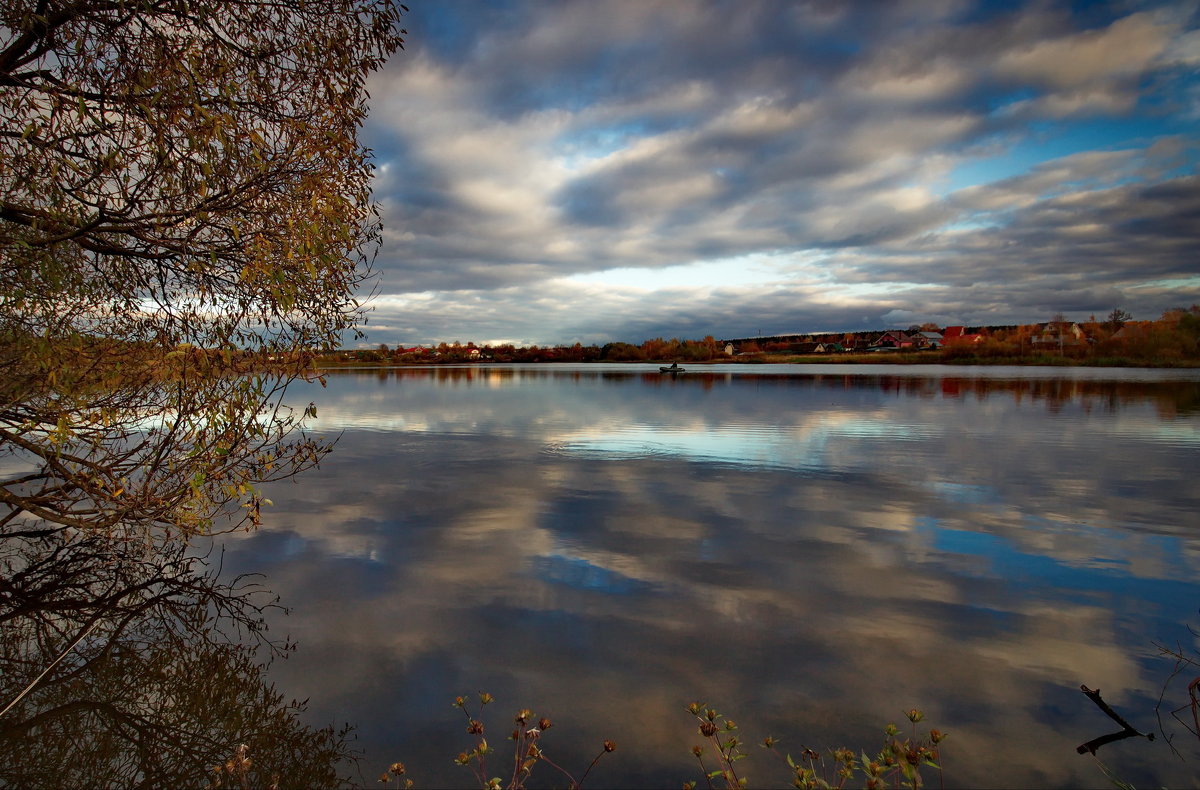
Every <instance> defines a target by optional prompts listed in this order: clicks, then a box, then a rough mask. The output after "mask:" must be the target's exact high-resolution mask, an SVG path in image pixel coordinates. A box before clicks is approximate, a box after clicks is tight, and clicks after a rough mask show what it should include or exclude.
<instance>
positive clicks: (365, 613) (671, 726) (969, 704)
mask: <svg viewBox="0 0 1200 790" xmlns="http://www.w3.org/2000/svg"><path fill="white" fill-rule="evenodd" d="M327 380H328V386H327V387H325V388H323V389H322V388H320V387H317V386H315V385H313V386H312V387H311V388H301V389H297V390H296V391H295V392H294V393H293V399H294V400H296V401H297V402H301V401H302V402H307V401H308V400H313V401H315V402H316V404H317V407H318V415H319V416H318V419H317V421H316V422H315V424H314V425H315V428H316V429H317V431H318V432H319V433H324V434H326V435H340V437H341V438H340V440H339V443H338V447H337V449H336V450H335V452H334V453H333V454H332V455H331V456H330V457H329V458H328V459H327V460H326V461H324V462H323V464H322V467H321V469H319V470H317V471H314V472H310V473H306V474H305V475H303V476H302V477H300V478H299V479H298V480H297V481H295V482H293V483H286V484H281V485H277V486H275V487H273V488H272V489H271V490H270V491H269V492H268V495H269V496H270V497H271V498H272V499H273V500H274V502H275V507H274V508H273V509H272V513H271V514H270V515H269V517H268V519H267V525H266V526H265V527H264V528H263V529H262V530H260V531H259V532H257V533H254V534H252V535H250V536H248V537H246V538H244V539H242V540H240V541H239V542H237V543H235V544H233V545H231V546H230V547H228V549H227V559H226V564H227V566H230V567H231V569H232V570H238V571H247V570H250V571H256V572H262V573H264V574H265V575H266V584H268V585H269V586H270V587H271V588H272V589H273V590H275V591H276V592H277V593H279V594H280V595H281V596H282V597H283V601H284V603H285V604H286V605H288V606H289V607H291V608H292V613H291V615H290V616H289V617H287V618H283V619H280V620H278V621H277V622H276V624H275V626H274V627H275V628H276V629H280V630H284V631H287V632H289V633H290V634H291V635H292V636H294V637H295V638H297V639H298V640H299V650H298V652H297V654H296V655H294V656H293V657H292V658H291V659H289V660H288V661H287V662H284V663H282V664H277V665H276V666H274V667H273V668H272V672H273V676H274V677H275V678H276V679H277V681H278V682H279V684H280V686H281V687H282V688H283V689H285V690H287V691H288V692H289V693H290V694H293V695H296V696H298V697H310V710H309V714H308V715H309V716H310V717H311V719H312V721H313V722H314V723H318V724H323V723H327V722H330V721H337V722H342V721H349V722H351V723H354V724H355V725H357V727H358V732H359V739H360V745H361V747H362V748H363V750H364V759H363V774H364V779H365V780H367V781H373V780H374V778H375V777H376V776H377V775H378V773H379V772H380V771H381V770H383V768H384V767H386V766H387V765H388V764H389V763H391V762H392V761H394V760H403V761H405V762H406V763H407V764H409V766H410V773H411V775H412V776H413V778H414V779H415V780H416V781H417V782H418V786H426V787H429V786H443V785H446V784H453V785H456V786H469V785H470V783H471V777H470V774H469V773H468V772H467V771H466V769H463V768H459V767H457V766H454V765H452V764H451V759H452V758H453V756H454V755H455V754H457V753H458V752H459V751H461V750H463V749H467V748H469V747H470V746H471V744H472V738H471V736H469V735H467V733H466V732H465V728H464V726H463V724H464V722H465V719H463V718H462V716H461V713H460V712H459V711H456V710H454V709H453V708H452V707H451V705H450V701H451V700H452V699H453V697H454V696H455V695H457V694H464V693H466V694H470V693H474V692H477V691H480V690H486V691H489V692H490V693H492V694H493V695H494V696H495V697H496V698H497V700H498V702H497V704H496V705H494V706H492V709H491V710H490V711H489V712H490V713H491V714H492V719H491V720H489V722H488V723H489V724H490V729H489V734H490V736H491V739H492V742H493V744H494V745H495V744H497V743H499V744H502V745H503V744H505V743H507V742H506V741H505V740H504V737H505V736H506V735H507V734H508V732H509V729H510V727H511V724H510V721H511V720H510V719H509V718H508V717H509V715H510V714H511V712H512V711H515V710H516V709H517V708H521V707H528V708H531V709H533V710H534V711H536V712H537V714H539V715H548V716H550V717H551V718H552V719H553V720H554V722H555V726H554V728H553V729H552V730H551V731H549V732H548V733H547V734H546V736H545V739H544V742H543V747H544V748H545V749H546V751H547V753H548V754H549V755H551V756H552V757H553V758H554V759H555V760H556V761H558V762H559V763H560V764H562V765H564V766H566V767H570V768H577V767H578V768H582V767H583V766H585V765H586V764H587V762H588V761H589V760H590V759H591V758H592V757H593V756H594V754H595V752H596V751H598V750H599V748H600V744H601V742H602V741H603V739H605V738H611V739H613V740H615V741H616V742H617V743H618V751H617V753H616V754H614V755H610V756H609V757H608V758H607V759H606V760H605V761H603V762H602V763H601V764H600V766H599V767H598V768H597V769H596V773H595V774H593V778H592V779H589V784H592V785H594V786H627V787H678V786H679V785H680V784H681V783H682V782H683V781H684V780H688V779H699V778H700V777H699V772H698V770H697V769H696V768H695V762H694V758H692V756H691V753H690V748H691V746H692V745H693V744H695V743H698V742H699V736H698V735H697V734H696V731H695V728H694V727H693V726H692V724H691V722H690V718H689V716H688V714H687V713H686V712H685V711H684V708H685V706H686V705H687V703H689V702H691V701H693V700H699V701H702V702H708V703H710V704H712V705H714V706H715V707H717V708H718V709H719V710H720V711H721V712H722V713H726V714H728V715H729V716H731V717H732V718H734V719H736V720H737V721H738V723H739V725H740V726H741V728H742V733H743V735H744V736H745V737H746V738H747V739H748V740H750V741H751V742H754V741H756V740H758V739H760V738H761V737H762V736H764V735H767V734H771V735H774V736H776V737H779V738H781V739H782V741H783V746H784V747H785V748H786V749H788V750H791V751H792V752H793V753H798V752H799V751H800V750H801V749H802V748H804V747H812V748H816V749H822V748H825V747H833V746H841V745H849V746H851V747H854V748H856V749H858V748H862V749H871V748H873V747H877V745H878V743H879V740H880V732H881V730H882V727H883V726H884V725H885V724H887V723H888V722H891V721H898V720H901V716H902V714H901V712H902V711H904V710H907V709H909V708H912V707H919V708H921V709H923V710H924V711H925V713H926V716H927V719H926V722H924V723H925V724H927V725H931V726H936V727H938V728H940V729H942V730H947V731H949V732H950V733H951V738H950V740H949V741H947V742H946V744H945V746H946V748H945V752H944V762H945V764H946V768H947V785H948V786H963V785H969V786H979V787H984V786H991V787H1007V786H1025V787H1065V786H1104V785H1105V784H1106V783H1107V780H1106V779H1105V778H1104V776H1103V774H1101V773H1100V771H1099V770H1098V769H1097V767H1096V766H1095V764H1094V761H1093V760H1092V759H1091V758H1090V757H1081V756H1079V755H1077V754H1076V753H1075V747H1076V746H1077V745H1079V744H1081V743H1083V742H1084V741H1087V740H1089V739H1091V738H1094V737H1096V736H1099V735H1102V734H1104V733H1107V732H1110V731H1112V730H1113V729H1115V725H1114V724H1113V723H1112V722H1111V721H1110V720H1109V719H1107V718H1106V717H1105V716H1104V715H1103V714H1102V713H1101V712H1100V711H1099V710H1098V709H1097V708H1096V707H1095V706H1094V705H1092V703H1090V702H1089V701H1088V700H1087V698H1085V697H1084V696H1083V694H1081V693H1080V691H1079V686H1080V684H1086V685H1088V686H1089V687H1091V688H1099V689H1101V691H1102V692H1103V694H1104V697H1105V699H1106V700H1107V701H1108V702H1110V703H1111V704H1112V705H1113V706H1114V707H1116V708H1117V709H1118V710H1119V711H1120V712H1122V713H1123V714H1124V715H1125V716H1126V717H1127V718H1128V719H1130V722H1131V724H1133V726H1135V727H1139V728H1141V729H1142V730H1143V731H1148V730H1152V729H1155V728H1156V726H1157V725H1156V721H1155V712H1154V706H1155V703H1156V702H1157V700H1158V696H1159V694H1160V692H1161V691H1162V687H1163V683H1164V681H1166V680H1167V677H1168V675H1169V673H1170V671H1171V668H1172V665H1171V663H1170V662H1169V661H1165V660H1163V659H1162V658H1160V657H1159V656H1158V651H1157V649H1156V647H1155V642H1160V643H1166V644H1171V645H1175V644H1177V643H1178V644H1180V645H1182V646H1183V647H1184V648H1185V649H1187V650H1191V651H1194V650H1196V649H1197V648H1200V644H1197V641H1196V639H1195V637H1194V636H1193V635H1192V634H1191V633H1190V632H1189V631H1188V627H1189V626H1192V627H1197V626H1200V614H1198V613H1197V609H1198V607H1200V581H1198V579H1200V530H1198V528H1197V524H1196V515H1195V514H1196V513H1197V511H1198V510H1200V486H1198V485H1197V483H1196V482H1195V476H1194V471H1195V467H1196V459H1197V457H1200V456H1198V453H1197V451H1198V450H1200V373H1197V372H1195V371H1142V370H1109V371H1102V370H1101V371H1098V370H1086V369H1046V368H978V369H976V368H944V367H928V368H924V367H923V368H896V367H885V366H878V367H876V366H871V367H851V366H840V367H838V366H820V367H815V366H770V365H763V366H712V367H706V368H703V369H697V370H694V371H689V372H688V373H686V374H684V375H682V376H678V377H671V376H661V375H659V374H658V373H657V368H655V367H652V366H633V365H631V366H611V367H610V366H601V365H592V366H577V367H559V366H549V365H542V366H528V367H521V366H505V367H468V368H449V367H439V368H404V369H395V370H369V371H368V370H363V371H346V372H338V373H333V374H330V375H329V376H328V377H327ZM1181 702H1182V700H1180V701H1179V702H1176V703H1175V704H1181ZM1171 707H1174V706H1173V705H1172V706H1171ZM1163 715H1164V716H1167V714H1166V713H1165V711H1164V714H1163ZM1167 718H1168V719H1169V716H1168V717H1167ZM904 723H905V724H907V722H904ZM1180 737H1181V738H1183V737H1190V736H1187V734H1186V733H1183V734H1182V735H1181V736H1180ZM1179 743H1180V744H1183V745H1184V746H1185V747H1190V754H1191V756H1192V759H1193V761H1192V762H1190V763H1187V762H1181V761H1179V760H1178V759H1177V758H1175V757H1174V756H1172V755H1171V754H1170V750H1169V749H1168V748H1167V746H1166V745H1165V744H1164V743H1163V739H1162V737H1161V735H1160V737H1159V739H1158V740H1157V741H1156V742H1154V743H1149V742H1147V741H1145V740H1143V739H1130V740H1126V741H1122V742H1119V743H1116V744H1112V745H1109V746H1106V747H1104V748H1103V749H1102V750H1101V752H1100V757H1101V758H1102V759H1104V761H1105V762H1106V763H1107V764H1108V765H1110V766H1111V767H1113V768H1114V769H1116V770H1117V772H1118V773H1119V774H1120V775H1122V776H1123V777H1124V778H1126V779H1128V780H1130V781H1132V782H1134V783H1135V784H1139V786H1140V785H1145V784H1153V785H1155V786H1157V785H1160V784H1169V785H1171V786H1175V787H1195V786H1200V785H1197V780H1196V778H1195V776H1196V774H1197V773H1200V772H1198V771H1197V770H1196V766H1197V765H1200V763H1198V762H1196V752H1197V749H1196V746H1195V739H1194V738H1193V739H1192V741H1191V743H1190V744H1189V743H1184V742H1183V741H1182V740H1181V741H1180V742H1179ZM1186 751H1187V749H1185V752H1186ZM545 770H546V769H545V767H544V766H543V767H541V768H539V769H538V771H539V773H540V774H541V781H540V782H539V781H536V780H535V782H534V784H535V785H539V784H542V785H547V786H548V785H562V784H563V782H562V781H561V779H559V778H558V777H555V776H554V775H553V774H552V772H545V773H541V772H543V771H545ZM495 772H496V773H500V768H497V769H496V771H495ZM747 772H748V773H749V775H750V777H751V784H752V785H755V786H766V785H771V786H781V785H786V784H787V781H788V776H787V773H786V771H785V770H782V769H781V768H780V767H779V766H776V765H774V764H773V763H771V762H770V761H769V760H767V759H765V757H764V756H759V755H756V756H755V759H753V760H750V761H748V766H747ZM931 778H932V777H931ZM593 780H594V781H593ZM934 781H936V779H934ZM702 784H703V782H702Z"/></svg>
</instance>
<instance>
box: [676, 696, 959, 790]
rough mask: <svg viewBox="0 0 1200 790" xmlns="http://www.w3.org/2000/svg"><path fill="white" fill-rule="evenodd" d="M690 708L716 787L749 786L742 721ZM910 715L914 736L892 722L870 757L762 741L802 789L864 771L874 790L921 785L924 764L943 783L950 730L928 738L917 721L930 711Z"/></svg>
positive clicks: (841, 783) (691, 789)
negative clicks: (792, 749) (791, 749)
mask: <svg viewBox="0 0 1200 790" xmlns="http://www.w3.org/2000/svg"><path fill="white" fill-rule="evenodd" d="M687 710H688V713H690V714H692V716H694V717H695V718H696V719H697V721H699V722H700V726H699V732H700V735H702V736H704V738H705V739H706V740H707V741H708V743H709V744H710V745H711V747H712V749H713V751H714V753H713V754H712V756H711V761H710V762H709V763H705V760H704V757H705V749H704V747H702V746H699V745H697V746H693V747H692V754H694V755H695V756H696V760H697V761H698V762H699V764H700V770H701V771H703V772H704V779H705V781H706V782H707V786H708V787H709V788H710V790H715V788H717V787H723V788H727V790H737V789H738V788H743V787H746V786H747V785H748V782H749V779H748V778H747V776H746V775H745V773H744V771H742V772H739V766H738V763H739V762H741V761H742V760H744V759H745V758H746V757H748V756H749V754H748V753H747V752H746V751H745V750H744V748H743V746H744V742H743V741H742V739H741V737H740V736H739V735H738V726H737V724H736V723H735V722H734V721H733V720H732V719H728V718H726V717H724V716H722V715H721V714H720V713H717V711H715V710H713V709H712V708H709V707H706V706H704V705H702V704H701V703H699V702H693V703H692V704H691V705H689V706H688V709H687ZM905 716H906V717H907V718H908V720H909V722H911V725H912V729H911V731H910V733H909V736H908V737H907V738H905V739H904V740H900V729H899V728H898V727H897V726H896V725H895V724H889V725H888V726H887V727H886V728H885V729H884V734H885V736H886V737H885V739H884V742H883V746H882V747H881V748H880V750H879V751H878V753H877V754H876V755H875V757H874V758H871V757H868V756H867V755H866V753H865V752H864V753H862V754H860V755H857V756H856V755H855V754H854V752H853V751H852V750H850V749H845V748H840V749H830V750H828V759H827V758H826V755H823V754H822V753H821V752H818V751H816V750H814V749H808V748H806V749H804V750H803V751H802V752H801V753H800V758H799V759H796V758H794V757H792V755H791V754H787V753H783V752H780V751H779V750H778V749H777V748H776V746H777V745H778V743H779V741H778V739H776V738H773V737H771V736H767V737H766V738H764V739H763V740H762V742H761V743H759V746H760V747H762V748H764V749H767V750H768V751H770V752H771V753H773V754H775V755H777V756H778V757H779V758H780V759H781V760H782V761H783V762H784V763H785V764H786V765H787V767H788V770H789V771H790V772H791V774H792V777H791V779H792V781H791V783H792V786H793V787H797V788H800V789H801V790H816V789H817V788H821V790H828V789H829V788H841V787H845V786H846V784H847V783H848V782H850V781H851V780H853V779H854V778H855V776H856V775H860V774H861V776H862V778H863V779H865V786H866V787H867V788H869V790H875V789H876V788H886V787H910V788H913V790H916V788H919V787H923V786H924V782H923V780H922V777H921V768H922V767H929V768H933V769H935V770H937V772H938V779H939V785H940V783H941V777H942V773H941V771H942V768H941V765H940V763H939V760H940V744H941V742H942V741H944V740H945V739H946V735H945V733H943V732H941V731H939V730H936V729H935V730H930V731H929V733H928V735H927V736H925V737H923V738H921V737H918V735H917V722H919V721H921V720H922V719H923V718H925V716H924V714H923V713H921V711H919V710H916V709H915V708H914V709H913V710H910V711H908V712H907V713H906V714H905ZM696 786H697V784H696V782H688V783H686V784H684V790H695V788H696Z"/></svg>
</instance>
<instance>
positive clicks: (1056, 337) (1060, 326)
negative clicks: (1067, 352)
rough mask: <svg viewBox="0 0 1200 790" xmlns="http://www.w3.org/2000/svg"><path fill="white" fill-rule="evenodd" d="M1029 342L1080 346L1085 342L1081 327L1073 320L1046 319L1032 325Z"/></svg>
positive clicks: (1085, 337)
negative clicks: (1042, 322) (1043, 321)
mask: <svg viewBox="0 0 1200 790" xmlns="http://www.w3.org/2000/svg"><path fill="white" fill-rule="evenodd" d="M1029 342H1030V343H1031V344H1033V345H1035V346H1037V345H1046V346H1058V347H1060V348H1061V347H1063V346H1080V345H1083V344H1084V343H1086V342H1087V335H1086V334H1085V333H1084V331H1083V328H1082V327H1080V326H1079V324H1077V323H1075V322H1074V321H1047V322H1046V323H1044V324H1038V325H1036V326H1035V327H1034V331H1033V335H1032V336H1031V337H1030V338H1029Z"/></svg>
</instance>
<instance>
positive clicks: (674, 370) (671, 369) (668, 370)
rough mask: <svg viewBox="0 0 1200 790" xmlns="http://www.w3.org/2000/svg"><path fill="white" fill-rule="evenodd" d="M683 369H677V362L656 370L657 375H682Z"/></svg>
mask: <svg viewBox="0 0 1200 790" xmlns="http://www.w3.org/2000/svg"><path fill="white" fill-rule="evenodd" d="M683 370H684V369H683V368H681V367H679V363H678V362H672V363H671V364H670V365H663V366H662V367H660V368H659V369H658V372H659V373H682V372H683Z"/></svg>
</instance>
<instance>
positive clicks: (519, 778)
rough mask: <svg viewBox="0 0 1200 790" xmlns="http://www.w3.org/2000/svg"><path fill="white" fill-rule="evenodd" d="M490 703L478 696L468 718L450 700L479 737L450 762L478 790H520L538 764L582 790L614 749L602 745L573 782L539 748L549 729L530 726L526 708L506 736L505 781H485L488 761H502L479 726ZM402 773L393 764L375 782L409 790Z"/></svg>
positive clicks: (463, 706) (541, 723)
mask: <svg viewBox="0 0 1200 790" xmlns="http://www.w3.org/2000/svg"><path fill="white" fill-rule="evenodd" d="M493 701H494V698H493V697H492V695H491V694H488V693H486V692H480V694H479V708H478V710H477V712H476V713H475V714H474V715H472V713H471V712H470V711H468V710H467V700H466V698H465V697H456V698H455V699H454V707H456V708H458V709H459V710H461V711H462V712H463V715H465V716H466V717H467V732H468V733H469V734H471V735H477V736H479V741H478V743H476V744H475V746H474V747H473V748H472V749H471V750H470V751H469V752H468V751H464V752H460V753H459V755H458V756H457V757H455V758H454V762H455V763H457V764H458V765H461V766H464V767H467V768H470V769H471V772H472V773H474V775H475V780H476V782H477V783H478V785H479V787H480V788H481V789H482V790H523V789H524V788H525V786H526V782H528V781H529V778H530V777H531V776H532V775H533V769H534V768H535V767H537V764H538V763H545V764H546V765H549V766H550V767H551V768H553V769H555V770H556V771H558V772H559V773H560V774H562V775H563V776H564V777H565V778H566V780H567V782H568V783H569V784H568V785H567V786H568V787H569V788H571V790H580V789H581V788H582V787H583V782H584V780H585V779H587V777H588V774H590V773H591V772H592V769H593V768H595V767H596V764H597V763H599V762H600V759H601V758H602V757H604V755H606V754H608V753H610V752H614V751H616V749H617V745H616V744H615V743H613V742H612V741H609V740H606V741H604V744H603V745H602V747H601V749H600V752H599V753H598V754H597V755H596V756H595V757H594V758H593V759H592V762H591V763H590V764H589V765H588V767H587V769H586V770H585V771H584V772H583V775H581V776H580V777H579V778H578V779H576V778H575V776H574V775H573V774H571V773H570V772H569V771H567V770H566V769H565V768H563V767H562V766H561V765H559V764H558V763H556V762H554V761H553V760H552V759H550V757H549V756H548V755H547V754H546V752H545V751H544V750H543V749H542V747H541V739H542V734H543V733H544V732H546V730H548V729H550V726H551V722H550V719H548V718H546V717H545V716H542V717H540V718H538V719H537V721H536V723H533V722H534V716H535V714H534V712H533V711H531V710H529V709H527V708H522V709H521V710H519V711H517V714H516V715H515V716H514V717H513V722H514V723H515V724H516V727H514V728H513V731H512V733H511V734H510V735H509V736H508V739H509V740H511V741H512V742H513V751H512V764H511V771H510V770H509V768H507V767H506V768H504V769H503V771H504V773H505V774H506V775H507V779H506V778H505V777H502V776H491V777H489V776H488V774H490V773H491V771H490V770H489V769H488V760H489V758H493V757H494V759H497V760H499V759H502V758H500V757H498V756H496V753H497V751H498V750H497V748H496V747H493V746H491V745H489V744H488V742H487V738H486V737H485V735H486V733H485V729H486V728H485V726H484V723H483V709H484V707H485V706H487V705H489V704H490V703H492V702H493ZM405 773H406V770H405V767H404V764H403V763H393V764H392V766H391V767H390V768H389V769H388V770H387V771H384V773H383V775H382V776H381V777H380V778H379V781H380V782H381V783H384V784H387V783H389V782H391V781H392V780H393V779H395V780H396V786H397V787H404V788H411V787H412V786H413V782H412V780H411V779H408V778H406V777H405V776H404V774H405ZM401 781H403V785H401Z"/></svg>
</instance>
